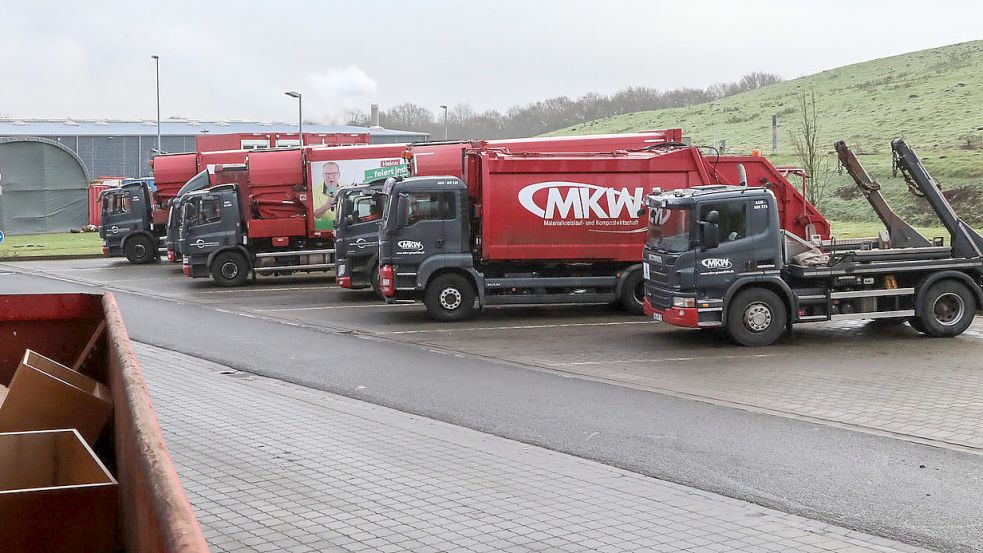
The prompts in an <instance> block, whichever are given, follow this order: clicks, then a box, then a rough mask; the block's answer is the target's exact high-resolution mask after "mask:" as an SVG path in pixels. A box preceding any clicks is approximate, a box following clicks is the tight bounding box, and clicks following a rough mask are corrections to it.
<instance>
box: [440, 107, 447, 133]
mask: <svg viewBox="0 0 983 553" xmlns="http://www.w3.org/2000/svg"><path fill="white" fill-rule="evenodd" d="M440 107H441V109H443V110H444V142H447V106H440Z"/></svg>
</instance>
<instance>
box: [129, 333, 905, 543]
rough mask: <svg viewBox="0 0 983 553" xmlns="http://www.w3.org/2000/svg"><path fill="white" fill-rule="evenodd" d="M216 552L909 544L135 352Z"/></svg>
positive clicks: (196, 363) (174, 356)
mask: <svg viewBox="0 0 983 553" xmlns="http://www.w3.org/2000/svg"><path fill="white" fill-rule="evenodd" d="M135 349H136V352H137V355H138V357H139V358H140V361H141V364H142V367H143V370H144V373H145V376H146V379H147V382H148V386H149V388H150V393H151V396H152V398H153V401H154V407H155V410H156V411H157V414H158V417H159V419H160V422H161V427H162V428H163V430H164V434H165V438H166V439H167V442H168V446H169V449H170V450H171V454H172V456H173V458H174V461H175V463H176V465H177V469H178V473H179V474H180V475H181V478H182V480H183V482H184V485H185V488H186V490H187V492H188V495H189V498H190V499H191V502H192V504H193V506H194V507H195V510H196V513H197V515H198V517H199V521H200V522H201V524H202V526H203V529H204V531H205V535H206V537H207V538H208V540H209V543H210V545H211V546H212V548H213V549H214V551H216V552H217V553H223V552H246V551H257V552H266V551H286V552H291V553H305V552H316V551H321V552H328V551H336V552H340V551H351V552H356V551H381V552H386V553H396V552H403V551H406V552H414V553H428V552H438V551H461V552H475V553H479V552H499V551H501V552H526V551H557V552H586V551H598V552H622V551H651V552H661V551H664V552H678V551H690V552H707V553H711V552H714V553H722V552H728V551H733V552H743V553H747V552H774V551H797V552H821V551H830V552H832V551H836V552H857V553H859V552H888V551H904V552H916V551H923V550H921V549H919V548H916V547H912V546H907V545H903V544H900V543H897V542H893V541H890V540H886V539H883V538H878V537H874V536H870V535H866V534H863V533H860V532H855V531H850V530H847V529H844V528H841V527H837V526H834V525H830V524H826V523H820V522H816V521H812V520H809V519H805V518H802V517H798V516H794V515H788V514H784V513H781V512H779V511H775V510H772V509H767V508H764V507H759V506H757V505H754V504H751V503H747V502H744V501H740V500H735V499H729V498H726V497H723V496H719V495H716V494H712V493H707V492H702V491H698V490H695V489H692V488H687V487H685V486H680V485H677V484H671V483H668V482H664V481H661V480H657V479H653V478H647V477H644V476H641V475H638V474H635V473H632V472H628V471H624V470H620V469H617V468H613V467H610V466H607V465H603V464H600V463H596V462H592V461H587V460H583V459H579V458H576V457H572V456H569V455H564V454H561V453H556V452H552V451H549V450H546V449H543V448H539V447H534V446H529V445H525V444H522V443H519V442H514V441H511V440H506V439H502V438H498V437H494V436H491V435H488V434H483V433H479V432H475V431H472V430H467V429H464V428H461V427H457V426H453V425H449V424H444V423H440V422H436V421H433V420H429V419H425V418H421V417H417V416H413V415H408V414H405V413H401V412H399V411H394V410H391V409H387V408H384V407H379V406H375V405H370V404H367V403H364V402H360V401H357V400H353V399H348V398H343V397H340V396H336V395H332V394H329V393H325V392H320V391H317V390H312V389H309V388H304V387H301V386H296V385H292V384H287V383H284V382H280V381H276V380H271V379H266V378H261V377H257V376H254V375H249V374H247V373H242V372H239V371H235V370H232V369H230V368H228V367H224V366H222V365H218V364H215V363H210V362H207V361H201V360H199V359H196V358H193V357H190V356H187V355H183V354H179V353H175V352H172V351H168V350H164V349H161V348H156V347H153V346H149V345H146V344H137V345H136V348H135Z"/></svg>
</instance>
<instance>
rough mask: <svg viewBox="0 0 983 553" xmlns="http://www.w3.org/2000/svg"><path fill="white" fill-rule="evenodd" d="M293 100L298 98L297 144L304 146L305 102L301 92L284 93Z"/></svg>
mask: <svg viewBox="0 0 983 553" xmlns="http://www.w3.org/2000/svg"><path fill="white" fill-rule="evenodd" d="M284 94H286V95H287V96H290V97H291V98H297V144H299V145H300V146H301V147H303V146H304V100H303V98H302V96H303V95H302V94H301V93H300V92H294V91H293V90H291V91H290V92H284Z"/></svg>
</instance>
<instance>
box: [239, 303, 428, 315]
mask: <svg viewBox="0 0 983 553" xmlns="http://www.w3.org/2000/svg"><path fill="white" fill-rule="evenodd" d="M412 305H414V304H412V303H396V304H386V303H369V304H365V305H325V306H322V307H280V308H277V309H253V310H252V311H255V312H256V313H273V312H279V311H319V310H322V309H364V308H366V307H409V306H412Z"/></svg>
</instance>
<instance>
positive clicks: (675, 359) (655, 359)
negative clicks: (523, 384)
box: [547, 353, 778, 367]
mask: <svg viewBox="0 0 983 553" xmlns="http://www.w3.org/2000/svg"><path fill="white" fill-rule="evenodd" d="M776 355H778V354H774V353H757V354H754V355H708V356H703V357H699V356H697V357H649V358H645V359H612V360H604V361H570V362H564V363H547V365H549V366H550V367H567V366H570V365H613V364H615V363H640V362H643V363H649V364H651V363H658V362H659V361H672V362H678V361H706V360H708V359H750V358H759V357H775V356H776Z"/></svg>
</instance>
